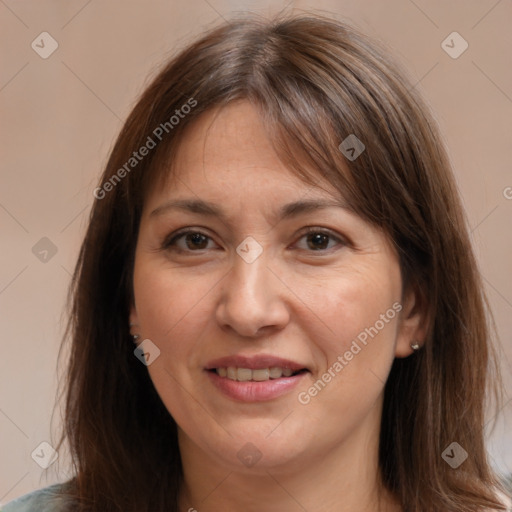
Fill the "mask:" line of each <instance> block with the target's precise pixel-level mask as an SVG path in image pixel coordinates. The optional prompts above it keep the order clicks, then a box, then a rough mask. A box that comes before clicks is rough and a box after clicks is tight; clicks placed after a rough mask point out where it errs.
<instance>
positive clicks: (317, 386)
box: [130, 101, 418, 471]
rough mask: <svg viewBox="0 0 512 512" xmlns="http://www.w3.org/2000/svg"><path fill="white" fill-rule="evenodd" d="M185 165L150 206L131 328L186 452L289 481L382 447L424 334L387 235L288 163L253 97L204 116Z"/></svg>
mask: <svg viewBox="0 0 512 512" xmlns="http://www.w3.org/2000/svg"><path fill="white" fill-rule="evenodd" d="M215 113H216V114H219V115H218V116H216V117H215V118H214V114H215ZM175 168H176V172H177V175H176V177H175V179H174V181H172V182H171V181H169V183H168V184H167V185H166V186H165V187H160V188H155V190H153V191H152V192H151V194H150V195H149V197H148V198H147V200H146V203H145V208H144V211H143V215H142V219H141V224H140V232H139V238H138V243H137V249H136V258H135V268H134V294H135V304H134V306H133V308H132V311H131V318H130V321H131V322H132V323H134V324H136V327H135V330H134V332H137V333H139V334H140V335H141V339H144V340H146V341H144V343H143V348H144V351H145V352H146V353H148V354H149V356H148V357H149V364H148V370H149V374H150V376H151V379H152V381H153V383H154V385H155V388H156V390H157V391H158V393H159V395H160V397H161V399H162V401H163V403H164V404H165V406H166V407H167V409H168V411H169V412H170V414H171V415H172V416H173V418H174V419H175V420H176V422H177V424H178V427H179V441H180V448H181V451H182V456H183V457H185V458H186V457H187V456H189V455H190V454H194V453H195V454H196V455H198V456H200V457H202V458H203V459H204V460H209V461H211V462H213V463H214V464H217V465H220V466H223V467H225V468H227V469H231V470H234V469H236V470H238V471H264V470H265V469H268V468H274V469H278V468H281V469H282V470H283V471H284V470H285V468H294V469H300V467H302V466H304V465H308V464H311V463H312V462H314V461H315V460H327V459H326V457H327V456H328V455H329V454H331V455H334V454H341V453H343V452H348V451H351V450H360V449H361V448H363V449H364V450H375V449H376V446H377V444H376V443H377V438H378V429H379V421H380V416H381V412H382V396H383V387H384V383H385V381H386V379H387V376H388V373H389V371H390V367H391V364H392V362H393V359H394V357H397V356H398V357H405V356H407V355H409V354H410V353H411V349H410V347H409V344H410V342H411V340H412V338H414V337H415V336H416V335H417V334H418V331H417V323H418V322H417V319H416V316H415V313H414V311H413V309H414V298H413V297H411V298H407V300H406V302H405V303H404V302H403V300H404V298H403V297H402V295H401V288H402V282H401V275H400V268H399V263H398V259H397V255H396V253H395V252H394V250H393V249H392V248H391V245H390V243H389V242H388V240H387V239H386V237H385V236H384V235H383V233H382V232H380V231H379V230H377V229H376V228H374V227H372V226H371V225H369V224H368V223H367V222H365V221H364V220H362V219H361V218H359V217H358V216H356V215H354V214H352V213H350V212H349V211H348V210H347V209H345V208H343V205H342V201H340V195H339V193H337V191H336V189H334V188H332V187H331V186H330V185H329V184H327V183H322V187H323V188H320V187H311V186H310V185H307V184H305V183H304V182H302V181H301V180H300V179H299V178H297V177H295V176H294V175H293V174H292V173H291V172H290V171H289V170H288V169H287V168H286V167H284V166H283V164H282V163H281V162H280V161H279V160H278V158H277V156H276V154H275V152H274V151H273V149H272V146H271V143H270V141H269V140H268V139H267V136H266V134H265V132H264V129H263V126H262V124H261V122H260V119H259V117H258V114H257V112H256V110H255V109H254V108H253V107H252V106H251V105H250V104H249V103H248V102H245V101H239V102H236V103H231V104H230V105H229V106H228V107H225V108H223V109H222V110H220V111H217V110H216V111H210V112H208V113H206V114H204V115H203V116H202V117H201V118H200V119H198V121H197V123H196V124H194V125H192V126H191V129H190V130H189V131H188V132H187V134H186V136H185V137H184V139H183V142H182V144H181V145H180V148H179V151H178V153H177V155H176V167H175ZM319 185H320V182H319ZM337 203H338V205H337ZM173 205H174V206H173ZM315 205H316V206H315ZM187 232H188V234H187ZM416 337H417V336H416ZM158 351H159V352H158ZM141 364H142V363H141ZM297 372H298V373H297ZM290 374H292V375H290ZM327 458H328V457H327ZM291 462H293V464H290V463H291Z"/></svg>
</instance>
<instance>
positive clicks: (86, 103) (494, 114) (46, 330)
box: [0, 0, 512, 503]
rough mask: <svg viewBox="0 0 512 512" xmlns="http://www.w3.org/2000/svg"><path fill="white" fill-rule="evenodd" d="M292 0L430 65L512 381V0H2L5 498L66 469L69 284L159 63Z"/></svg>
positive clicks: (506, 466)
mask: <svg viewBox="0 0 512 512" xmlns="http://www.w3.org/2000/svg"><path fill="white" fill-rule="evenodd" d="M285 6H286V9H287V10H293V11H302V10H311V9H317V10H327V11H330V12H333V13H335V15H336V17H338V18H339V19H344V20H347V21H349V22H351V23H353V24H354V25H356V26H357V27H359V28H360V29H362V30H363V31H365V32H368V33H369V34H370V35H373V36H375V37H378V38H380V39H381V40H383V41H384V42H385V43H387V44H388V45H390V47H391V48H392V51H393V52H394V53H395V54H396V55H397V56H398V57H399V58H400V59H401V60H402V61H403V63H404V64H405V66H406V67H407V68H408V69H409V70H410V72H411V74H412V75H413V76H414V77H415V78H416V81H417V87H418V88H420V90H421V91H422V92H423V94H424V95H425V97H426V98H427V101H428V102H429V103H430V104H431V106H432V109H433V110H434V112H435V115H436V117H437V119H438V122H439V124H440V126H441V129H442V131H443V134H444V136H445V139H446V143H447V146H448V148H449V151H450V154H451V157H452V161H453V164H454V167H455V171H456V174H457V179H458V183H459V185H460V190H461V193H462V196H463V199H464V203H465V205H466V208H467V213H468V216H469V219H470V224H471V226H472V236H473V240H474V244H475V249H476V251H477V254H478V258H479V261H480V264H481V269H482V274H483V276H484V277H485V282H486V285H487V289H488V292H489V297H490V300H491V304H492V307H493V309H494V312H495V315H496V319H497V325H498V329H499V334H500V337H501V343H502V346H503V348H504V352H503V355H502V362H503V368H504V373H505V377H506V379H507V389H508V390H509V394H510V395H511V396H512V393H510V391H511V390H512V375H511V373H512V372H511V367H512V365H511V362H512V342H511V338H512V320H511V319H512V277H511V272H510V269H511V268H510V267H511V263H510V262H511V254H512V234H511V229H510V224H511V222H510V221H511V218H512V188H507V187H512V173H511V160H512V158H511V157H512V144H511V143H510V142H511V141H510V135H511V133H512V66H511V62H510V55H511V50H512V31H511V30H510V26H511V22H512V3H511V2H510V1H507V0H460V1H450V2H447V1H443V0H436V1H430V0H428V1H427V0H414V2H413V1H412V0H393V1H385V2H383V1H379V0H363V1H361V0H351V1H349V0H330V1H328V0H323V1H316V2H313V1H297V2H293V1H292V2H289V3H285V2H278V1H272V0H266V1H255V0H254V1H249V0H247V1H227V0H187V1H177V0H171V1H169V0H166V1H148V2H143V1H126V0H124V1H120V0H116V1H114V0H111V1H108V2H106V1H103V2H102V1H99V0H92V1H87V0H71V1H67V2H62V1H51V0H45V1H41V0H32V1H12V0H0V39H1V43H2V46H1V48H2V50H1V62H2V67H1V70H0V108H1V126H2V131H1V133H2V159H1V172H0V226H1V231H0V233H1V240H2V242H1V243H2V245H1V247H2V251H1V256H0V258H1V260H0V263H1V264H0V315H1V316H0V318H1V325H0V337H1V348H2V351H1V354H2V357H1V358H0V378H1V387H0V453H1V455H0V502H3V503H5V502H7V501H9V500H11V499H13V498H14V497H16V496H19V495H21V494H24V493H26V492H28V491H31V490H33V489H36V488H39V487H41V486H44V485H48V484H49V483H52V482H56V481H62V480H63V479H64V478H66V475H67V473H66V454H65V453H61V454H60V457H59V463H60V464H53V465H52V466H51V467H50V470H49V471H48V472H44V471H43V470H42V469H41V468H40V467H39V466H38V465H37V464H36V462H34V460H33V459H32V457H31V453H33V452H34V450H36V452H35V454H36V455H35V458H37V454H38V453H39V454H41V453H43V452H44V451H45V450H46V453H47V449H45V448H43V449H42V450H43V452H41V448H38V449H36V448H37V447H38V446H39V444H40V443H41V442H42V441H48V442H50V443H51V442H52V438H51V436H50V419H51V411H52V407H53V403H54V397H55V392H56V383H57V378H56V361H57V351H58V347H59V342H60V339H61V336H62V330H63V318H64V317H63V316H62V315H63V308H64V305H65V299H66V295H65V294H66V289H67V285H68V282H69V278H70V273H71V272H72V269H73V266H74V262H75V259H76V257H77V254H78V248H79V243H80V240H81V237H82V236H83V234H84V228H85V223H86V220H87V216H88V212H89V210H90V207H91V204H92V201H93V196H92V190H93V188H94V187H95V185H96V180H97V178H98V175H99V173H100V171H101V169H102V167H103V165H104V163H105V161H106V158H107V155H108V151H109V149H110V147H111V145H112V143H113V141H114V138H115V137H116V135H117V133H118V131H119V129H120V128H121V124H122V121H123V119H124V118H125V117H126V115H127V114H128V112H129V110H130V107H131V106H132V105H133V103H134V101H135V100H136V98H137V95H138V94H139V93H140V92H141V90H142V89H143V86H144V84H145V83H147V76H148V73H150V72H151V71H153V70H155V69H156V67H157V66H158V65H159V64H160V63H161V62H162V60H163V59H165V58H166V57H167V56H169V55H170V54H171V53H173V52H175V51H176V50H177V49H179V48H181V47H182V46H183V45H185V44H187V43H188V42H189V41H190V40H191V39H193V38H194V37H195V36H196V35H198V34H200V33H201V32H203V31H204V30H205V28H207V27H209V26H211V25H212V24H217V23H219V22H221V21H222V18H229V17H230V15H231V14H232V13H233V12H234V11H246V10H252V11H259V12H261V13H264V14H269V13H274V12H277V11H279V10H281V9H283V8H284V7H285ZM43 31H46V32H49V33H50V34H51V36H52V37H53V38H54V39H55V40H56V41H57V42H58V45H59V46H58V49H57V50H56V51H55V53H53V54H52V55H51V56H50V57H49V58H47V59H42V58H41V57H40V56H39V55H38V54H37V53H36V52H35V51H34V50H33V49H32V48H31V43H32V41H33V40H35V39H36V37H37V36H38V35H39V34H40V33H41V32H43ZM453 31H457V32H458V33H459V34H461V36H462V37H463V38H464V39H465V40H466V41H467V42H468V44H469V48H468V49H467V50H466V51H465V52H464V53H463V54H462V55H461V56H460V57H459V58H457V59H453V58H451V57H450V56H449V55H448V54H447V53H446V52H445V51H444V50H443V48H442V47H441V43H442V41H443V40H444V39H445V38H446V37H447V36H448V35H449V34H451V33H452V32H453ZM38 40H39V41H40V39H38ZM36 42H37V40H36ZM457 44H458V43H457ZM47 48H48V46H47ZM507 196H508V199H507ZM43 237H47V238H49V239H50V240H51V241H52V243H53V244H54V245H55V247H56V248H57V253H56V254H55V255H54V256H52V257H50V256H51V253H49V254H48V256H47V258H48V261H46V262H42V261H40V260H39V259H38V258H37V257H36V255H35V254H34V253H33V252H32V248H33V246H34V245H35V244H36V243H37V242H38V241H39V240H40V239H41V238H43ZM507 400H508V398H507ZM58 420H59V418H58V416H57V417H56V418H55V419H54V426H56V425H57V423H58ZM507 421H508V424H507ZM511 426H512V402H508V403H506V405H505V407H504V408H503V410H502V411H501V414H500V417H499V423H498V427H497V429H496V431H495V432H494V434H493V435H492V436H490V437H489V447H490V451H491V455H492V458H493V463H494V464H495V465H496V466H497V467H498V468H499V469H500V471H503V472H508V473H512V434H511V432H512V428H511ZM467 449H468V451H470V447H467ZM43 458H44V457H43Z"/></svg>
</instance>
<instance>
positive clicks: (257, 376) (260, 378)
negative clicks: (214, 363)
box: [208, 366, 308, 382]
mask: <svg viewBox="0 0 512 512" xmlns="http://www.w3.org/2000/svg"><path fill="white" fill-rule="evenodd" d="M208 371H210V372H212V373H216V374H217V375H218V376H219V377H223V378H226V379H229V380H235V381H238V382H250V381H253V382H264V381H266V380H275V379H281V378H282V377H294V376H295V375H299V374H301V373H305V372H307V371H308V370H306V369H305V368H303V369H301V370H292V369H291V368H283V367H280V366H272V367H270V368H257V369H251V368H240V367H235V366H228V367H220V368H211V369H210V370H208Z"/></svg>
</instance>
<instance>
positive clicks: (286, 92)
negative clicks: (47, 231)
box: [59, 15, 504, 512]
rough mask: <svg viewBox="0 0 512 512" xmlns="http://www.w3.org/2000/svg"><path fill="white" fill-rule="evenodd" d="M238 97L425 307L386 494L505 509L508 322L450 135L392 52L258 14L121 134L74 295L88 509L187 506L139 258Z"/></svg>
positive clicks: (157, 88)
mask: <svg viewBox="0 0 512 512" xmlns="http://www.w3.org/2000/svg"><path fill="white" fill-rule="evenodd" d="M238 99H243V100H247V101H250V102H251V103H252V104H253V105H254V106H255V107H256V108H257V109H258V111H259V112H260V114H261V117H262V120H263V122H264V123H265V126H266V129H267V130H268V134H269V135H270V139H271V140H272V141H273V144H274V147H275V150H276V152H277V154H278V155H279V157H280V158H281V159H282V161H283V162H284V163H285V164H286V165H287V166H288V167H289V168H290V170H292V171H293V172H296V173H297V175H298V176H299V177H300V178H301V179H304V180H305V181H306V182H308V183H311V184H312V185H314V184H315V183H317V182H318V178H319V177H323V178H325V179H327V180H328V181H329V182H330V183H332V184H333V185H334V186H335V187H336V188H337V189H338V190H339V192H340V194H341V195H342V196H343V197H344V198H345V200H346V201H347V202H348V204H349V206H350V207H351V208H352V209H353V211H354V212H355V213H357V214H358V215H360V216H361V217H362V218H363V219H365V220H366V221H368V222H370V223H371V224H372V225H374V226H378V227H379V228H381V229H383V230H384V231H385V233H386V234H387V235H388V236H389V239H390V240H391V241H392V243H393V244H394V246H395V247H396V249H397V251H398V254H399V259H400V267H401V271H402V278H403V283H404V289H409V288H413V289H415V290H416V291H417V293H418V296H419V297H420V303H421V304H422V307H424V308H425V311H426V312H427V316H428V318H429V320H430V321H429V331H428V336H427V339H426V340H425V344H424V347H422V349H421V350H420V351H419V352H418V353H416V354H414V355H412V356H411V357H407V358H404V359H396V360H395V362H394V364H393V366H392V369H391V373H390V375H389V378H388V381H387V383H386V386H385V391H384V407H383V415H382V424H381V435H380V451H379V467H380V472H381V478H382V481H383V483H384V485H385V486H386V487H387V488H388V489H389V490H390V491H392V492H393V493H394V495H395V496H396V497H397V499H398V500H399V502H400V503H401V504H402V507H403V510H404V511H408V512H420V511H421V512H427V511H432V512H434V511H435V512H438V511H439V510H443V511H445V512H447V511H451V512H462V511H464V512H467V511H475V512H476V511H483V510H491V509H492V510H504V507H503V506H501V505H500V503H499V501H498V499H497V497H496V493H495V489H501V487H500V483H499V479H498V477H497V476H496V475H495V474H494V473H493V471H492V470H491V468H490V465H489V463H488V459H487V453H486V449H485V444H484V424H485V404H486V398H487V397H488V396H490V395H489V393H488V391H489V390H491V391H492V390H493V386H496V383H497V382H498V380H497V377H498V367H497V364H496V358H495V355H494V348H493V346H492V344H491V339H492V336H491V334H492V333H491V328H490V327H491V323H490V319H491V318H492V316H490V311H489V307H488V304H487V301H486V297H485V295H484V292H483V286H482V281H481V277H480V275H479V272H478V269H477V265H476V262H475V257H474V254H473V251H472V247H471V244H470V239H469V235H468V232H469V230H468V226H467V221H466V218H465V215H464V212H463V209H462V206H461V201H460V198H459V194H458V190H457V187H456V185H455V180H454V177H453V172H452V169H451V164H450V161H449V158H448V156H447V152H446V150H445V148H444V145H443V141H442V139H441V136H440V134H439V129H438V127H437V125H436V123H435V121H434V118H433V116H432V114H431V113H430V110H429V107H428V106H427V104H426V103H425V102H424V101H423V100H422V98H421V97H420V95H419V93H418V92H417V90H416V88H415V87H414V84H413V81H412V80H411V78H409V77H408V75H407V73H406V71H404V70H403V69H402V68H401V66H400V65H399V64H398V63H396V62H394V61H393V60H392V59H391V58H390V56H389V51H388V49H387V48H385V47H384V46H383V45H381V44H380V43H377V42H375V41H373V40H371V39H369V38H368V37H367V36H365V35H363V34H361V33H359V31H357V30H356V29H354V28H353V27H351V26H350V25H347V24H344V23H342V22H338V21H333V20H330V19H327V18H325V17H323V16H317V15H300V16H279V17H276V18H273V19H271V20H262V19H260V18H257V17H254V16H252V17H245V18H243V17H242V18H238V19H234V20H231V21H229V22H227V23H225V24H223V25H222V26H220V27H217V28H214V29H212V30H210V31H209V32H208V33H207V34H206V35H204V36H202V37H201V38H200V39H198V40H196V41H195V42H194V43H193V44H191V45H189V46H188V47H187V48H185V49H184V50H182V51H181V52H180V53H179V54H177V55H176V56H174V57H173V58H172V59H171V60H170V61H169V62H168V63H166V64H165V66H164V67H163V68H162V69H161V70H160V72H159V73H158V75H157V76H156V77H155V78H154V79H153V80H152V82H151V83H150V84H149V86H148V87H147V88H146V90H145V91H144V93H143V94H142V96H141V98H140V99H139V101H138V102H137V104H136V105H135V107H134V108H133V110H132V112H131V113H130V115H129V116H128V119H127V120H126V122H125V124H124V127H123V128H122V130H121V133H120V135H119V137H118V139H117V142H116V143H115V145H114V147H113V149H112V152H111V154H110V157H109V160H108V163H107V165H106V168H105V170H104V173H103V175H102V177H101V181H100V183H99V184H98V188H97V189H96V190H95V192H94V195H95V201H94V204H93V207H92V211H91V213H90V219H89V225H88V229H87V233H86V235H85V239H84V241H83V244H82V247H81V250H80V254H79V258H78V262H77V265H76V268H75V272H74V275H73V279H72V283H71V287H70V304H71V306H70V309H71V311H70V320H69V325H68V330H67V335H66V337H67V338H69V339H70V340H71V346H70V360H69V369H68V372H67V375H66V383H65V385H66V394H65V421H64V427H63V432H62V437H61V439H60V444H59V446H60V445H62V443H64V442H65V441H68V443H69V448H70V451H71V456H72V461H73V470H74V475H75V476H74V478H73V480H72V482H70V483H71V484H72V485H70V486H69V496H72V497H73V498H74V499H75V502H76V503H77V506H78V507H79V508H77V510H80V511H101V512H108V511H123V512H130V511H138V512H143V511H148V512H149V511H151V512H154V511H164V510H165V511H177V510H178V508H177V496H178V492H179V489H180V484H181V480H182V469H181V460H180V453H179V448H178V443H177V428H176V424H175V421H174V420H173V418H172V417H171V415H170V414H169V412H168V411H167V410H166V408H165V406H164V405H163V403H162V401H161V399H160V397H159V396H158V394H157V392H156V390H155V388H154V386H153V384H152V381H151V379H150V377H149V374H148V372H147V369H146V367H145V366H144V365H142V364H141V363H140V361H139V360H138V359H137V358H136V357H135V356H134V354H133V349H134V346H133V343H132V341H131V337H130V333H129V326H128V316H129V309H130V304H131V301H132V294H133V286H132V274H133V264H134V252H135V246H136V243H137V234H138V228H139V222H140V218H141V211H142V207H143V204H144V199H145V197H146V195H147V193H148V190H149V189H150V187H152V186H154V185H155V184H156V183H157V182H158V180H163V179H166V178H167V177H168V176H169V173H172V162H173V155H174V154H175V150H176V148H177V146H178V144H179V142H180V140H181V138H182V136H183V134H184V130H185V128H187V127H189V126H190V125H191V123H192V122H193V121H194V120H195V119H197V118H198V117H199V116H200V115H201V114H202V113H204V112H205V111H208V110H209V109H212V108H213V107H219V106H223V105H227V104H228V103H230V102H231V101H234V100H238ZM349 136H355V137H357V139H359V141H361V142H362V143H363V144H364V146H365V148H364V151H363V152H362V153H361V154H360V156H359V157H358V158H356V159H353V158H349V156H350V155H348V156H347V154H346V152H344V151H342V149H343V145H342V146H341V149H340V144H341V143H342V142H343V141H344V140H346V138H347V137H349ZM352 140H354V139H352ZM142 147H146V148H147V149H148V151H146V152H144V153H145V155H144V156H142V153H143V152H142V151H140V152H139V150H140V148H142ZM134 151H135V152H137V154H138V155H139V157H140V158H139V157H137V158H136V157H134ZM139 153H140V154H139ZM66 337H65V339H66ZM63 342H65V340H64V341H63ZM494 389H498V388H497V387H495V388H494ZM453 442H457V443H458V444H459V445H460V446H461V447H462V448H464V449H465V450H466V451H467V452H468V458H467V460H466V461H465V462H464V463H463V465H462V466H461V467H460V468H458V469H453V468H452V467H451V466H450V465H449V464H447V462H445V460H444V459H443V457H442V454H443V451H444V450H445V449H446V448H447V447H448V446H449V445H450V444H451V443H453Z"/></svg>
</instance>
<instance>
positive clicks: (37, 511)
mask: <svg viewBox="0 0 512 512" xmlns="http://www.w3.org/2000/svg"><path fill="white" fill-rule="evenodd" d="M63 485H64V484H53V485H50V486H49V487H45V488H44V489H39V490H37V491H33V492H31V493H29V494H25V495H23V496H20V497H19V498H16V499H15V500H13V501H10V502H9V503H7V505H4V506H3V507H2V508H1V509H0V512H61V511H63V510H64V505H65V501H64V498H62V497H61V496H59V491H60V489H61V487H62V486H63Z"/></svg>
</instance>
